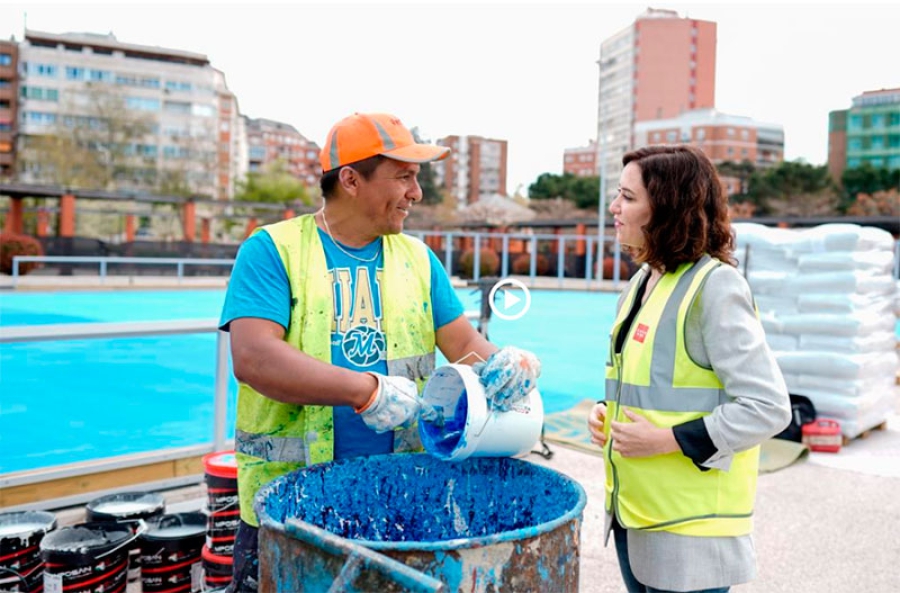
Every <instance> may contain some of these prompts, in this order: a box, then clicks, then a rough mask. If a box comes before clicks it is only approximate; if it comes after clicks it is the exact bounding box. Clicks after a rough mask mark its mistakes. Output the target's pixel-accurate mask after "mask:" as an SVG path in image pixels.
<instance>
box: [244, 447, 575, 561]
mask: <svg viewBox="0 0 900 593" xmlns="http://www.w3.org/2000/svg"><path fill="white" fill-rule="evenodd" d="M389 455H394V454H389ZM423 455H424V454H423ZM482 459H483V458H482ZM510 461H514V462H521V463H528V464H529V465H531V466H533V468H535V469H536V470H537V471H538V472H541V473H544V474H551V473H552V474H556V475H558V476H561V477H562V478H563V479H565V480H568V481H569V483H570V484H571V485H572V486H574V487H575V494H576V495H577V498H578V500H577V501H576V502H575V504H574V505H573V506H572V508H571V509H569V510H568V511H566V512H565V513H563V514H562V515H561V516H559V517H556V518H554V519H551V520H549V521H544V522H543V523H538V524H536V525H531V526H529V527H520V528H518V529H510V530H507V531H500V532H497V533H492V534H490V535H482V536H478V537H466V538H455V539H445V540H438V541H382V540H367V539H352V540H349V541H352V542H355V543H359V544H360V545H363V546H365V547H367V548H370V549H372V550H397V551H410V550H422V551H440V550H460V549H466V548H476V547H482V546H487V545H491V544H495V543H498V542H504V541H518V540H522V539H526V538H529V537H536V536H538V535H542V534H544V533H549V532H550V531H553V530H554V529H557V528H558V527H560V526H561V525H565V524H566V523H569V522H570V521H572V520H574V519H576V518H580V517H581V516H582V513H583V511H584V507H585V505H586V504H587V493H586V492H585V490H584V487H583V486H582V485H581V484H579V483H578V482H577V481H576V480H575V479H573V478H572V477H570V476H568V475H566V474H564V473H562V472H557V471H555V470H551V469H550V468H547V467H544V466H541V465H537V464H533V463H530V462H528V461H523V460H518V459H510ZM444 463H446V462H444ZM306 469H309V468H308V467H305V468H300V469H297V470H294V471H292V472H289V473H287V474H284V475H283V476H281V477H280V478H276V479H275V480H273V481H272V482H269V483H268V484H266V485H265V486H263V487H262V488H260V490H259V492H257V494H256V497H255V498H254V504H253V510H254V512H255V513H256V516H257V517H258V518H259V526H260V528H262V527H265V528H267V529H272V530H274V531H277V532H278V533H280V534H282V535H285V536H286V537H290V535H288V534H287V527H286V524H285V523H281V522H277V521H275V520H274V519H272V517H270V516H269V515H268V513H266V512H264V509H263V504H262V502H263V500H264V499H265V498H266V495H267V494H268V492H269V491H270V490H272V489H274V487H275V482H276V481H278V480H280V479H282V478H285V477H286V476H289V475H292V474H296V473H300V472H302V471H303V470H306ZM297 520H298V521H301V520H300V519H297ZM301 522H303V523H308V522H306V521H301ZM311 525H312V524H311ZM317 527H318V526H317ZM338 537H342V536H338ZM345 539H348V538H345Z"/></svg>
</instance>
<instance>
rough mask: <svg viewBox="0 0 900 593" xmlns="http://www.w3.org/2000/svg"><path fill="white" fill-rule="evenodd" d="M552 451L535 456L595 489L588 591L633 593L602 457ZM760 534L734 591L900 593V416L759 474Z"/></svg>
mask: <svg viewBox="0 0 900 593" xmlns="http://www.w3.org/2000/svg"><path fill="white" fill-rule="evenodd" d="M898 391H900V390H898ZM898 411H900V398H898ZM551 449H552V451H553V453H554V454H553V457H552V458H551V459H550V460H543V459H541V458H540V457H539V456H537V455H532V456H530V457H529V458H528V459H529V461H533V462H535V463H539V464H541V465H545V466H547V467H550V468H552V469H554V470H556V471H559V472H561V473H564V474H566V475H569V476H571V477H572V478H574V479H576V480H578V482H579V483H580V484H581V485H582V486H583V487H584V489H585V490H586V491H587V495H588V503H587V507H586V508H585V511H584V519H583V523H582V533H581V546H582V547H581V561H580V573H581V579H580V582H581V586H580V588H579V591H580V593H619V592H624V591H625V588H624V586H623V585H622V579H621V576H620V574H619V567H618V562H617V560H616V552H615V548H614V547H613V544H612V543H611V542H610V546H609V547H604V546H603V541H602V539H603V513H604V512H603V460H602V458H600V457H599V456H594V455H589V454H587V453H583V452H580V451H577V450H573V449H567V448H564V447H562V446H559V445H552V444H551ZM754 540H755V544H756V550H757V555H758V568H759V575H758V578H757V579H756V581H754V582H752V583H749V584H744V585H739V586H736V587H734V588H732V591H733V592H734V593H782V592H783V593H788V592H790V593H856V592H860V591H866V592H884V593H888V592H898V591H900V415H898V414H895V415H893V416H891V417H890V419H889V420H888V426H887V430H884V431H872V432H871V433H870V434H869V436H868V437H867V438H865V439H857V440H854V441H852V442H850V444H849V445H847V446H846V447H843V448H842V449H841V451H840V452H838V453H811V454H810V455H809V457H808V458H806V459H801V460H800V461H797V462H795V463H794V464H792V465H789V466H788V467H786V468H784V469H781V470H778V471H775V472H772V473H767V474H762V475H760V477H759V482H758V490H757V504H756V521H755V535H754ZM548 593H551V592H548Z"/></svg>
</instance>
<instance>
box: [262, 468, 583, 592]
mask: <svg viewBox="0 0 900 593" xmlns="http://www.w3.org/2000/svg"><path fill="white" fill-rule="evenodd" d="M586 500H587V497H586V495H585V492H584V489H583V488H582V487H581V485H580V484H578V483H577V482H576V481H574V480H573V479H571V478H569V477H568V476H566V475H564V474H560V473H558V472H556V471H553V470H551V469H548V468H546V467H543V466H539V465H536V464H533V463H529V462H527V461H523V460H521V459H513V458H508V457H497V458H494V457H479V458H469V459H465V460H462V461H458V462H447V461H442V460H439V459H436V458H434V457H431V456H430V455H425V454H402V455H377V456H373V457H360V458H355V459H346V460H340V461H334V462H331V463H323V464H318V465H314V466H311V467H308V468H304V469H301V470H298V471H295V472H292V473H289V474H286V475H284V476H282V477H280V478H278V479H276V480H274V481H272V482H271V483H269V484H268V485H267V486H265V487H264V488H262V489H261V490H260V492H259V494H258V495H257V497H256V499H255V504H254V508H255V510H256V512H257V515H258V516H259V519H260V533H259V553H260V590H262V591H301V590H302V591H327V590H328V589H329V588H330V587H331V586H332V584H339V585H340V586H341V587H343V588H342V589H341V590H344V591H360V592H362V591H379V592H385V593H387V592H391V591H448V592H452V591H460V592H463V591H464V592H482V591H483V592H488V591H492V592H493V591H504V592H507V591H513V592H514V591H528V592H532V591H553V592H554V593H556V592H565V591H573V592H574V591H577V590H578V562H579V536H580V531H581V520H582V514H583V511H584V506H585V503H586Z"/></svg>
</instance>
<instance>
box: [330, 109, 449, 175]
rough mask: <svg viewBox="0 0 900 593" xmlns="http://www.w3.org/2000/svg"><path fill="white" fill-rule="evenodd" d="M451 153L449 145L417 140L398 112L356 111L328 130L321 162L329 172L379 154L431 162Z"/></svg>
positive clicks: (398, 158) (403, 159)
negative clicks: (398, 116)
mask: <svg viewBox="0 0 900 593" xmlns="http://www.w3.org/2000/svg"><path fill="white" fill-rule="evenodd" d="M449 153H450V147H449V146H437V145H434V144H417V143H416V140H415V138H413V135H412V132H410V131H409V130H408V129H406V126H404V125H403V123H401V121H400V119H399V118H397V117H396V116H393V115H390V114H388V113H354V114H353V115H351V116H348V117H345V118H344V119H342V120H341V121H339V122H338V123H336V124H334V126H333V127H332V128H331V131H330V132H328V138H327V139H326V140H325V146H324V147H323V148H322V151H321V152H320V153H319V162H320V163H321V164H322V171H323V172H326V171H331V170H332V169H337V168H339V167H343V166H344V165H349V164H350V163H355V162H357V161H361V160H364V159H367V158H370V157H373V156H375V155H379V154H380V155H383V156H386V157H388V158H392V159H395V160H398V161H403V162H406V163H429V162H431V161H439V160H441V159H443V158H445V157H446V156H447V155H448V154H449Z"/></svg>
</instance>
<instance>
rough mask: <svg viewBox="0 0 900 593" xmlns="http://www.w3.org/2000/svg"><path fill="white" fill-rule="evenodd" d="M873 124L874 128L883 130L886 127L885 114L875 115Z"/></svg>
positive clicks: (873, 115)
mask: <svg viewBox="0 0 900 593" xmlns="http://www.w3.org/2000/svg"><path fill="white" fill-rule="evenodd" d="M871 124H872V126H871V127H873V128H883V127H884V114H883V113H873V114H872V120H871Z"/></svg>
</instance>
